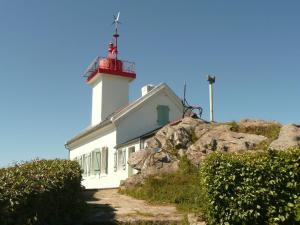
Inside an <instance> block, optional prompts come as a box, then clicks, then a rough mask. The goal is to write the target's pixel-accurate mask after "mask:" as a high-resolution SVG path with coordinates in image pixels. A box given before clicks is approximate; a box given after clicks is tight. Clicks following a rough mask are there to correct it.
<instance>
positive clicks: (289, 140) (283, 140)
mask: <svg viewBox="0 0 300 225" xmlns="http://www.w3.org/2000/svg"><path fill="white" fill-rule="evenodd" d="M291 147H300V126H299V125H295V124H288V125H285V126H283V127H282V128H281V130H280V133H279V137H278V139H277V140H275V141H273V142H272V143H271V144H270V147H269V148H270V149H273V150H284V149H287V148H291Z"/></svg>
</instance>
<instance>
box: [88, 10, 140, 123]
mask: <svg viewBox="0 0 300 225" xmlns="http://www.w3.org/2000/svg"><path fill="white" fill-rule="evenodd" d="M118 19H119V15H118V17H115V20H114V23H115V24H116V27H115V33H114V35H113V37H114V43H113V42H110V43H109V47H108V55H107V57H106V58H103V57H97V58H96V60H95V61H94V62H93V63H92V64H91V65H90V66H89V67H88V69H87V70H86V72H85V76H86V77H87V83H88V84H89V85H91V87H92V89H93V93H92V121H91V123H92V126H94V125H97V124H99V123H100V122H102V121H103V120H105V119H106V118H107V117H108V116H109V115H111V114H112V113H114V112H116V111H118V110H120V109H121V108H123V107H124V106H126V105H127V104H128V92H129V82H131V81H132V80H134V79H135V78H136V74H135V72H134V63H132V62H127V61H122V60H119V59H118V37H119V34H118V27H117V25H118V23H119V21H118Z"/></svg>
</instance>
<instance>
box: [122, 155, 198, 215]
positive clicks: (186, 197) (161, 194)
mask: <svg viewBox="0 0 300 225" xmlns="http://www.w3.org/2000/svg"><path fill="white" fill-rule="evenodd" d="M179 166H180V170H179V171H178V172H176V173H172V174H162V175H160V176H152V177H148V178H147V179H146V180H145V182H144V184H142V185H139V186H137V187H134V188H131V189H126V190H122V191H121V193H122V194H127V195H130V196H132V197H135V198H138V199H143V200H147V201H148V202H150V203H156V204H157V203H158V204H165V203H173V204H176V206H177V208H178V209H179V210H181V211H183V212H200V211H201V208H200V207H199V205H200V203H201V190H200V185H199V184H198V183H199V172H198V168H196V167H194V166H193V165H192V164H191V163H190V162H189V161H188V160H187V159H186V158H185V157H184V158H182V159H181V160H180V164H179Z"/></svg>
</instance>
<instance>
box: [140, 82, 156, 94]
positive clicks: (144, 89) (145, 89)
mask: <svg viewBox="0 0 300 225" xmlns="http://www.w3.org/2000/svg"><path fill="white" fill-rule="evenodd" d="M153 88H154V85H152V84H147V85H145V86H143V87H142V96H144V95H146V94H148V92H150V91H151V90H152V89H153Z"/></svg>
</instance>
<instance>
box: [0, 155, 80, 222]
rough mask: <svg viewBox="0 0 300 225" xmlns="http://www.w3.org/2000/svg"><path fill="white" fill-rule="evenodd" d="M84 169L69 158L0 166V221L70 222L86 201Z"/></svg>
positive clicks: (75, 218)
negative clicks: (82, 174)
mask: <svg viewBox="0 0 300 225" xmlns="http://www.w3.org/2000/svg"><path fill="white" fill-rule="evenodd" d="M80 183H81V170H80V167H79V165H78V163H77V162H73V161H69V160H34V161H31V162H25V163H22V164H16V165H15V166H12V167H9V168H3V169H1V170H0V224H1V225H58V224H59V225H70V224H77V223H78V222H80V221H81V218H82V216H83V215H84V213H85V209H86V205H85V202H84V199H83V196H82V188H81V184H80Z"/></svg>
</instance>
